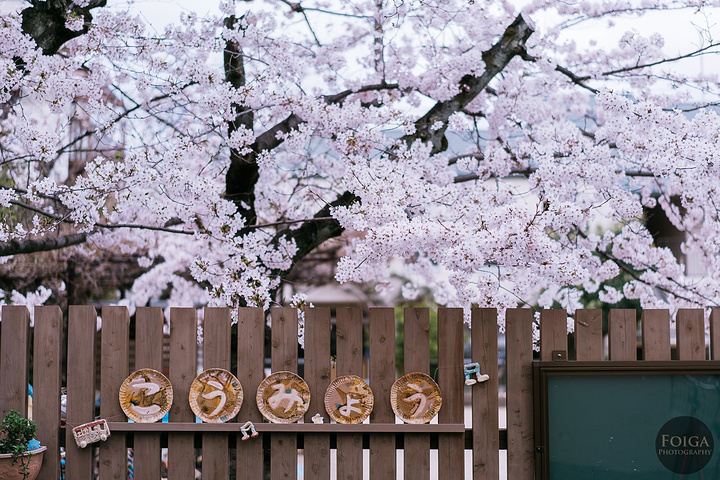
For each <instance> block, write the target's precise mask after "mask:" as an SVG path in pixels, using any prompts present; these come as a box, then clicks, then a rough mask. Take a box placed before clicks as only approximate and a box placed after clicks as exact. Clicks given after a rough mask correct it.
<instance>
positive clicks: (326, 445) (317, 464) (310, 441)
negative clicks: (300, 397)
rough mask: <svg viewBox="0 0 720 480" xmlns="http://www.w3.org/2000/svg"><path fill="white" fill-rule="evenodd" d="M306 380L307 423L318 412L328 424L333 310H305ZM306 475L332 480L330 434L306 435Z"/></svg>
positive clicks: (321, 479)
mask: <svg viewBox="0 0 720 480" xmlns="http://www.w3.org/2000/svg"><path fill="white" fill-rule="evenodd" d="M303 351H304V354H305V381H306V382H307V384H308V387H310V408H309V409H308V411H307V413H306V414H305V423H308V424H312V417H313V416H314V415H315V414H317V413H319V414H320V415H321V416H322V417H323V419H324V422H325V423H330V417H329V416H328V414H327V412H326V411H325V405H324V402H323V398H324V397H325V391H326V390H327V387H328V385H329V384H330V309H329V308H325V307H316V308H309V309H307V310H306V311H305V348H304V349H303ZM304 441H305V452H304V454H305V465H304V470H305V472H306V473H305V474H306V475H307V476H308V477H309V478H314V479H317V480H330V435H306V436H305V438H304Z"/></svg>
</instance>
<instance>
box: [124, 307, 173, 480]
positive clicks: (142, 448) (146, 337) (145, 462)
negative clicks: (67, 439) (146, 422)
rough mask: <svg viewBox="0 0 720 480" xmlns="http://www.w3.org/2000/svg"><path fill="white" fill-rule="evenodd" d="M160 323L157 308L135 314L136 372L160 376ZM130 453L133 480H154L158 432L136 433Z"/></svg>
mask: <svg viewBox="0 0 720 480" xmlns="http://www.w3.org/2000/svg"><path fill="white" fill-rule="evenodd" d="M163 323H164V318H163V312H162V309H161V308H158V307H152V308H150V307H139V308H138V309H137V311H136V312H135V368H136V369H137V370H140V369H141V368H152V369H153V370H157V371H159V372H161V373H162V359H163V358H162V354H163V349H162V344H163ZM171 385H172V384H171ZM173 393H174V392H173ZM178 400H180V399H178ZM133 454H134V459H135V464H134V470H133V472H134V474H135V478H136V479H138V480H144V479H148V480H150V479H153V480H154V479H156V478H158V477H159V476H160V434H159V433H139V434H136V435H135V437H134V439H133Z"/></svg>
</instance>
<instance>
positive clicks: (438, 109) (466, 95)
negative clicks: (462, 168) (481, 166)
mask: <svg viewBox="0 0 720 480" xmlns="http://www.w3.org/2000/svg"><path fill="white" fill-rule="evenodd" d="M532 33H533V29H532V27H530V25H528V24H527V22H525V19H524V18H523V17H522V15H518V16H517V18H515V21H513V23H511V24H510V25H509V26H508V27H507V28H506V29H505V32H504V33H503V35H502V37H501V38H500V40H499V41H498V42H497V43H496V44H495V45H493V46H492V47H490V49H489V50H487V51H486V52H483V54H482V58H483V62H484V63H485V71H484V72H483V73H482V74H481V75H480V76H479V77H476V76H474V75H465V76H464V77H463V78H462V79H461V80H460V93H458V94H457V95H455V96H454V97H453V98H451V99H450V100H447V101H443V102H437V103H436V104H435V106H433V107H432V108H431V109H430V110H429V111H428V112H427V113H426V114H425V115H424V116H423V117H422V118H420V119H419V120H417V121H416V122H415V129H416V132H415V133H413V134H411V135H405V136H404V137H402V140H403V141H404V142H405V143H407V144H411V143H412V142H414V141H415V140H422V141H424V142H429V143H432V145H433V148H432V150H431V153H432V154H436V153H439V152H441V151H443V150H445V149H446V148H447V139H446V138H445V131H446V130H447V127H448V126H447V120H448V118H450V115H452V114H453V113H455V112H459V111H461V110H462V109H464V108H465V107H466V106H467V105H468V104H469V103H470V102H472V101H473V100H474V99H475V97H477V96H478V94H479V93H480V92H482V91H483V89H484V88H485V87H486V86H487V85H488V84H489V83H490V81H491V80H492V79H493V78H495V76H496V75H497V74H499V73H500V72H501V71H503V69H504V68H505V67H506V66H507V64H508V63H510V60H512V59H513V58H514V57H515V56H519V55H523V54H524V53H525V42H527V39H528V38H530V35H532Z"/></svg>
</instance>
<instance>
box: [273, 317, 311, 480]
mask: <svg viewBox="0 0 720 480" xmlns="http://www.w3.org/2000/svg"><path fill="white" fill-rule="evenodd" d="M271 313H272V324H271V325H272V348H271V352H272V355H271V361H270V364H271V370H272V371H273V372H279V371H289V372H293V373H297V365H298V356H297V354H298V344H297V332H298V314H297V310H296V309H294V308H279V307H278V308H273V309H271ZM310 400H311V401H312V399H310ZM270 455H271V458H272V462H271V466H270V478H271V480H285V479H289V478H297V435H296V434H295V433H275V434H273V435H272V437H271V438H270Z"/></svg>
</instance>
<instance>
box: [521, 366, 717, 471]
mask: <svg viewBox="0 0 720 480" xmlns="http://www.w3.org/2000/svg"><path fill="white" fill-rule="evenodd" d="M534 373H535V399H536V402H535V442H536V451H537V452H538V456H537V460H538V462H539V465H538V466H539V467H540V468H539V469H538V471H539V472H540V473H541V476H540V478H542V479H544V480H577V479H607V480H624V479H627V480H664V479H667V480H670V479H679V478H682V479H683V480H693V479H698V480H700V479H709V478H714V479H717V478H720V362H680V361H674V362H536V363H535V371H534Z"/></svg>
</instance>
